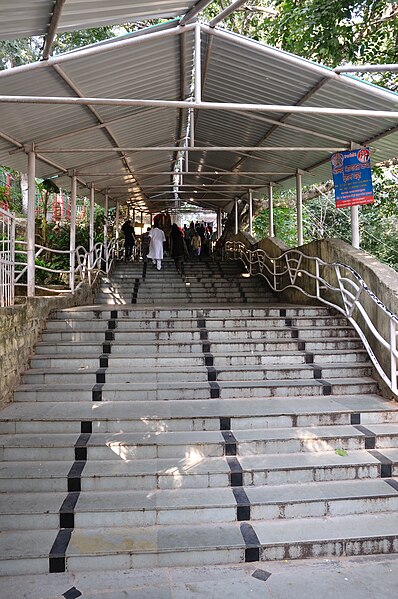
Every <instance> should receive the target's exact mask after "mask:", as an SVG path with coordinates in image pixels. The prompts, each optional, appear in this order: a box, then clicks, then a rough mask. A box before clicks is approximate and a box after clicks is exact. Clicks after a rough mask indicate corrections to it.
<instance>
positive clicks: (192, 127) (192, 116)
mask: <svg viewBox="0 0 398 599" xmlns="http://www.w3.org/2000/svg"><path fill="white" fill-rule="evenodd" d="M189 145H190V147H191V148H193V147H195V111H194V109H193V108H190V109H189Z"/></svg>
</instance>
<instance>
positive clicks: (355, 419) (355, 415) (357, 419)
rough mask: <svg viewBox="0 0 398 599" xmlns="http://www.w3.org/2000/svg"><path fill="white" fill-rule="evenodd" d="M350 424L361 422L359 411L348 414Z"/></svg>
mask: <svg viewBox="0 0 398 599" xmlns="http://www.w3.org/2000/svg"><path fill="white" fill-rule="evenodd" d="M350 424H361V414H360V412H353V413H352V414H351V416H350Z"/></svg>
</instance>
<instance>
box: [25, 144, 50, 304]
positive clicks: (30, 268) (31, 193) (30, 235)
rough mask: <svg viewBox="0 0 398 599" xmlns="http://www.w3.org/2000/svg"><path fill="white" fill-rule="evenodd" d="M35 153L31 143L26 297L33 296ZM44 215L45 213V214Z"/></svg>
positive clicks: (29, 153) (29, 151) (29, 150)
mask: <svg viewBox="0 0 398 599" xmlns="http://www.w3.org/2000/svg"><path fill="white" fill-rule="evenodd" d="M35 175H36V154H35V152H34V146H33V144H32V145H31V146H30V147H29V149H28V215H27V216H28V226H27V266H28V289H27V294H28V297H34V296H35V194H36V183H35ZM45 216H46V215H45Z"/></svg>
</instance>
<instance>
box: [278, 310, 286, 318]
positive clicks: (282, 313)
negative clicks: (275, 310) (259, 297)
mask: <svg viewBox="0 0 398 599" xmlns="http://www.w3.org/2000/svg"><path fill="white" fill-rule="evenodd" d="M279 316H280V317H281V318H285V316H286V309H285V308H281V309H280V310H279Z"/></svg>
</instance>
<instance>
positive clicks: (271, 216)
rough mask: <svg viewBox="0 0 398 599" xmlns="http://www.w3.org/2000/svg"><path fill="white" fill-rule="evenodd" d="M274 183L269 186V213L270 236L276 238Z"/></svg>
mask: <svg viewBox="0 0 398 599" xmlns="http://www.w3.org/2000/svg"><path fill="white" fill-rule="evenodd" d="M273 187H274V186H273V183H270V184H269V185H268V212H269V215H268V217H269V236H270V237H275V232H274V196H273Z"/></svg>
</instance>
